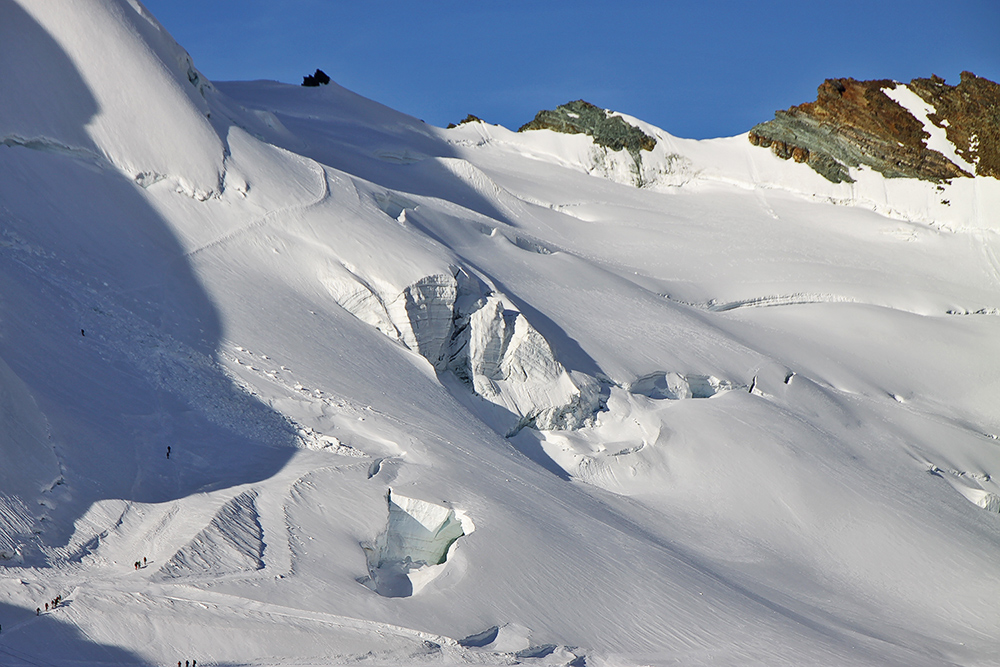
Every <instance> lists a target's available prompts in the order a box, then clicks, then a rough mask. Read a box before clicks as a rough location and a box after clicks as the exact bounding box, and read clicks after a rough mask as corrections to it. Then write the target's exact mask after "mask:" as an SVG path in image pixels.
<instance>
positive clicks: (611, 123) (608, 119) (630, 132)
mask: <svg viewBox="0 0 1000 667" xmlns="http://www.w3.org/2000/svg"><path fill="white" fill-rule="evenodd" d="M530 130H552V131H554V132H562V133H563V134H586V135H587V136H588V137H590V138H591V139H593V141H594V143H595V144H597V145H598V146H603V147H604V148H607V149H610V150H612V151H620V150H623V149H624V150H627V151H628V153H629V155H631V156H632V160H633V162H634V163H635V169H634V171H635V173H636V175H641V174H642V151H652V150H653V148H654V147H655V146H656V139H654V138H653V137H651V136H649V135H648V134H646V133H645V132H643V131H642V130H641V129H639V128H638V127H636V126H634V125H630V124H629V123H627V122H625V119H623V118H622V117H621V116H616V115H613V114H612V113H611V112H610V111H608V110H607V109H602V108H600V107H597V106H594V105H593V104H591V103H590V102H585V101H584V100H576V101H574V102H567V103H566V104H561V105H559V106H558V107H556V108H555V109H551V110H547V109H546V110H542V111H539V112H538V113H537V114H536V115H535V118H534V119H533V120H532V121H531V122H529V123H525V124H524V125H522V126H521V127H520V128H519V129H518V130H517V131H518V132H527V131H530ZM639 180H640V182H638V183H637V185H639V186H640V187H641V185H642V183H641V178H640V179H639Z"/></svg>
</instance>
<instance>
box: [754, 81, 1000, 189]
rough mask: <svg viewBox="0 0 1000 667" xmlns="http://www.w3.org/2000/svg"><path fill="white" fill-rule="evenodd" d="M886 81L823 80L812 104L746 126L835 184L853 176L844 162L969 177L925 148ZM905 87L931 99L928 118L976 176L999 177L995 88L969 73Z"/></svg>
mask: <svg viewBox="0 0 1000 667" xmlns="http://www.w3.org/2000/svg"><path fill="white" fill-rule="evenodd" d="M897 85H903V84H897V83H896V82H895V81H891V80H888V79H882V80H875V81H856V80H854V79H827V80H826V81H825V82H824V83H823V84H822V85H821V86H820V87H819V91H818V93H819V94H818V95H817V98H816V101H815V102H809V103H806V104H800V105H798V106H794V107H792V108H790V109H788V110H787V111H777V112H775V114H774V120H771V121H767V122H765V123H760V124H758V125H756V126H754V128H753V129H752V130H751V131H750V133H749V135H748V136H749V139H750V143H752V144H754V145H755V146H761V147H764V148H770V149H771V150H772V151H773V152H774V153H775V154H776V155H777V156H778V157H781V158H784V159H789V158H791V159H793V160H795V161H796V162H804V163H806V164H808V165H809V166H810V167H812V168H813V169H814V170H816V171H817V172H818V173H820V174H821V175H823V176H824V177H826V178H827V179H828V180H830V181H832V182H834V183H841V182H853V181H854V179H852V178H851V176H850V174H849V172H848V168H850V167H858V166H860V165H865V166H867V167H870V168H872V169H874V170H876V171H878V172H880V173H881V174H883V175H884V176H886V177H887V178H919V179H923V180H929V181H938V182H940V181H945V180H949V179H952V178H956V177H965V176H973V174H971V173H969V172H968V171H967V170H966V169H963V168H962V167H960V166H959V165H956V164H955V163H953V162H952V161H950V160H949V159H948V158H946V157H945V156H944V155H942V154H941V153H940V152H938V151H935V150H931V149H929V148H928V147H927V144H926V139H927V138H929V136H930V135H929V134H928V133H927V131H926V130H924V127H923V124H922V123H921V121H919V120H918V119H916V118H914V117H913V115H912V114H910V112H909V111H907V110H906V109H905V108H903V107H902V106H900V105H899V104H898V103H896V102H895V101H894V100H892V99H891V98H889V96H888V95H886V94H885V93H884V92H883V89H885V88H890V89H891V88H894V87H895V86H897ZM908 88H909V89H910V90H911V91H913V92H914V93H916V94H917V95H918V96H919V97H920V98H921V99H922V100H924V101H925V102H927V103H928V104H930V105H932V106H933V107H934V109H935V113H933V114H931V115H930V116H929V120H930V121H931V122H932V123H934V124H935V125H937V126H938V127H941V128H943V129H944V130H945V132H946V135H947V137H948V140H949V141H950V142H951V143H953V144H954V145H955V147H956V152H957V153H958V155H959V156H960V157H961V158H963V159H964V160H966V161H968V162H970V163H972V164H975V165H976V169H975V172H976V173H975V175H979V176H992V177H994V178H1000V86H998V85H997V84H996V83H993V82H992V81H989V80H988V79H983V78H981V77H977V76H976V75H974V74H972V73H971V72H962V76H961V82H960V83H959V84H958V85H957V86H949V85H947V84H946V83H945V82H944V79H941V78H940V77H937V76H934V75H932V76H931V78H929V79H914V80H913V81H911V82H910V84H909V86H908Z"/></svg>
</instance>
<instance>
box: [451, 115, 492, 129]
mask: <svg viewBox="0 0 1000 667" xmlns="http://www.w3.org/2000/svg"><path fill="white" fill-rule="evenodd" d="M485 122H486V121H484V120H483V119H482V118H480V117H479V116H473V115H472V114H471V113H470V114H469V115H468V116H466V117H465V118H463V119H462V120H460V121H458V125H465V124H466V123H485ZM458 125H456V124H455V123H448V127H447V128H445V129H448V130H450V129H451V128H453V127H458Z"/></svg>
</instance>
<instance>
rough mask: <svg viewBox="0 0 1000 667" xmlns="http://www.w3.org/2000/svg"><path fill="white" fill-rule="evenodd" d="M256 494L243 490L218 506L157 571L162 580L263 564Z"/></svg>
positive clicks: (256, 567) (231, 570)
mask: <svg viewBox="0 0 1000 667" xmlns="http://www.w3.org/2000/svg"><path fill="white" fill-rule="evenodd" d="M256 498H257V493H256V492H255V491H252V490H251V491H246V492H244V493H241V494H240V495H239V496H237V497H235V498H233V499H232V500H230V501H229V502H228V503H226V504H225V505H223V506H222V508H221V509H220V510H219V512H218V513H217V514H216V515H215V516H214V517H213V518H212V521H211V523H209V525H208V526H206V527H205V528H204V529H203V530H202V531H201V532H200V533H198V535H196V536H195V538H194V539H193V540H192V541H191V542H190V543H188V544H187V545H185V546H184V547H182V548H181V549H179V550H178V551H177V552H176V553H175V554H174V555H173V556H171V557H170V560H168V561H167V562H166V563H165V564H164V565H163V567H161V568H160V570H159V572H158V573H157V574H158V576H159V577H161V578H163V579H177V578H181V577H192V576H194V577H205V576H219V575H226V574H236V573H239V572H252V571H254V570H259V569H261V568H263V567H264V561H263V560H262V556H263V554H264V542H263V531H262V529H261V527H260V519H259V516H258V514H257V506H256V503H255V501H256Z"/></svg>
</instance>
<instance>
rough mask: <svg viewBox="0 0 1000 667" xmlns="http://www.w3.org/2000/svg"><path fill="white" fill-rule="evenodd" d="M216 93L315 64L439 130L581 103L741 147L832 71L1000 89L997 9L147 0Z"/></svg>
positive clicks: (696, 0) (542, 0) (512, 0)
mask: <svg viewBox="0 0 1000 667" xmlns="http://www.w3.org/2000/svg"><path fill="white" fill-rule="evenodd" d="M143 2H144V3H145V5H146V6H147V7H148V8H149V9H150V10H151V11H152V12H153V14H155V15H156V16H157V18H159V19H160V21H161V22H162V23H163V24H164V25H165V26H166V27H167V29H168V30H169V31H170V32H171V33H172V34H173V36H174V37H175V38H176V39H177V41H178V42H180V43H181V45H182V46H184V47H185V48H186V49H187V50H188V52H189V53H191V55H192V56H193V58H194V61H195V65H196V66H197V67H198V68H199V69H200V70H201V71H202V72H203V73H204V74H205V75H206V76H207V77H208V78H209V79H213V80H216V81H227V80H247V79H276V80H278V81H284V82H288V83H301V81H302V76H303V75H305V74H309V73H311V72H312V71H313V70H315V69H316V68H317V67H319V68H321V69H323V70H324V71H326V72H327V74H329V75H330V76H331V77H332V78H333V79H334V81H336V82H337V83H339V84H340V85H342V86H345V87H347V88H349V89H351V90H353V91H355V92H357V93H360V94H362V95H364V96H366V97H369V98H372V99H374V100H377V101H379V102H382V103H383V104H386V105H388V106H390V107H393V108H395V109H398V110H400V111H404V112H406V113H409V114H411V115H413V116H416V117H418V118H422V119H424V120H426V121H427V122H428V123H432V124H434V125H446V124H447V123H448V122H451V121H458V120H460V119H462V118H464V117H465V115H466V114H467V113H473V114H476V115H477V116H480V117H482V118H483V119H484V120H486V121H489V122H493V123H500V124H502V125H505V126H507V127H510V128H512V129H516V128H517V127H518V126H520V125H521V124H523V123H526V122H527V121H529V120H531V118H533V117H534V115H535V112H536V111H538V110H539V109H542V108H552V107H554V106H556V105H558V104H562V103H564V102H567V101H570V100H575V99H580V98H582V99H585V100H587V101H589V102H593V103H594V104H597V105H599V106H603V107H608V108H612V109H615V110H617V111H621V112H624V113H628V114H631V115H633V116H636V117H639V118H642V119H643V120H646V121H649V122H651V123H653V124H654V125H658V126H659V127H662V128H663V129H665V130H667V131H668V132H670V133H672V134H674V135H677V136H682V137H692V138H699V139H701V138H706V137H718V136H730V135H734V134H738V133H740V132H744V131H746V130H748V129H749V128H750V127H751V126H753V125H754V124H755V123H757V122H760V121H764V120H768V119H770V118H772V117H773V114H774V111H775V110H776V109H779V108H781V109H784V108H787V107H789V106H791V105H793V104H798V103H801V102H808V101H811V100H813V99H815V97H816V87H817V86H818V85H819V84H820V83H822V81H823V80H824V79H826V78H829V77H854V78H856V79H882V78H887V79H896V80H899V81H909V80H910V79H912V78H914V77H924V76H930V74H931V73H934V74H937V75H939V76H943V77H944V78H945V79H947V81H948V83H951V84H956V83H958V75H959V72H961V71H962V70H970V71H972V72H975V73H976V74H978V75H979V76H985V77H987V78H989V79H992V80H993V81H1000V0H934V1H927V0H887V1H880V0H839V1H836V2H817V1H814V0H798V1H795V2H792V1H789V0H759V1H757V2H740V1H736V0H689V1H688V2H672V1H669V0H647V1H645V2H642V1H638V0H619V1H618V2H610V1H601V2H599V1H597V0H576V1H574V2H564V1H562V0H550V1H546V0H533V1H527V0H506V1H504V2H494V1H493V0H480V1H477V0H466V1H464V2H454V1H452V0H430V1H428V2H415V1H414V0H408V1H406V0H367V1H357V0H355V1H352V2H343V1H341V0H283V1H281V2H276V1H275V0H209V1H208V2H205V1H204V0H143Z"/></svg>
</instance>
